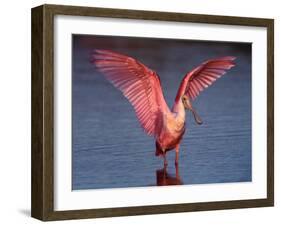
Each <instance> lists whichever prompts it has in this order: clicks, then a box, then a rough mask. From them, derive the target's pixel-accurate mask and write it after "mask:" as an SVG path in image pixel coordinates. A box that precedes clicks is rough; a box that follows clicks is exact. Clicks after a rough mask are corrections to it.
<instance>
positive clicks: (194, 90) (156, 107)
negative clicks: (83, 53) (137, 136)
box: [91, 50, 235, 166]
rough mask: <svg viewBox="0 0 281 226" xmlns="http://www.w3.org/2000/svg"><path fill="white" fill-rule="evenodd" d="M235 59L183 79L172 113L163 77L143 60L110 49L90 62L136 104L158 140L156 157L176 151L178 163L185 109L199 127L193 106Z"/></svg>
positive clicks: (214, 62) (197, 70)
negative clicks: (165, 92)
mask: <svg viewBox="0 0 281 226" xmlns="http://www.w3.org/2000/svg"><path fill="white" fill-rule="evenodd" d="M234 60H235V57H231V56H226V57H221V58H217V59H212V60H208V61H206V62H204V63H202V64H201V65H199V66H198V67H196V68H194V69H193V70H192V71H190V72H188V73H187V74H186V75H185V76H184V77H183V79H182V81H181V84H180V87H179V89H178V92H177V96H176V98H175V103H174V105H173V107H172V109H171V110H170V109H169V107H168V105H167V103H166V101H165V98H164V96H163V92H162V87H161V82H160V77H159V76H158V75H157V73H156V72H155V71H153V70H151V69H149V68H148V67H146V66H145V65H144V64H142V63H141V62H140V61H138V60H136V59H134V58H132V57H129V56H125V55H122V54H119V53H115V52H112V51H108V50H94V52H93V54H92V58H91V62H92V63H93V64H94V65H95V66H96V68H97V69H98V71H100V72H101V73H102V74H103V75H104V76H105V78H106V79H107V80H108V81H109V82H111V83H112V84H113V85H114V86H115V87H116V88H117V89H119V90H120V91H121V92H122V93H123V95H124V96H125V97H126V98H127V99H128V100H129V102H130V103H131V104H132V105H133V107H134V110H135V113H136V116H137V118H138V121H139V123H140V125H141V126H142V128H143V129H144V131H145V132H146V133H147V134H148V135H149V136H154V138H155V140H156V151H155V155H156V156H162V157H163V159H164V166H167V160H166V153H167V152H168V151H170V150H173V149H175V152H176V154H175V164H176V165H177V164H178V161H179V147H180V142H181V140H182V137H183V135H184V132H185V114H186V112H185V110H189V111H191V112H192V113H193V116H194V119H195V121H196V122H197V123H198V124H202V120H201V118H200V117H199V115H198V114H197V112H196V111H195V109H194V108H193V107H192V104H191V101H192V100H194V99H195V98H196V97H197V96H198V95H199V93H200V92H201V91H203V90H204V89H205V88H207V87H208V86H210V85H211V84H212V83H213V82H214V81H216V79H218V78H219V77H221V76H222V75H223V74H225V73H226V70H228V69H230V68H232V67H233V66H234V65H235V64H234V62H233V61H234Z"/></svg>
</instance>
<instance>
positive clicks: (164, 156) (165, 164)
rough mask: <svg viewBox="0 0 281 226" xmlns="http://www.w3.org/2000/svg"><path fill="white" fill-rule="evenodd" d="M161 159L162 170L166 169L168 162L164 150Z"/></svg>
mask: <svg viewBox="0 0 281 226" xmlns="http://www.w3.org/2000/svg"><path fill="white" fill-rule="evenodd" d="M163 159H164V168H166V167H167V165H168V161H167V159H166V151H165V150H163Z"/></svg>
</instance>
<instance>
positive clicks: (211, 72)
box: [178, 56, 235, 100]
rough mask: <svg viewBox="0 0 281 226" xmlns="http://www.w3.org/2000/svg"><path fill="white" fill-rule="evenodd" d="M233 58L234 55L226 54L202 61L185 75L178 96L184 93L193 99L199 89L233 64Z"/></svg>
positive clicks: (202, 88)
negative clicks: (225, 55)
mask: <svg viewBox="0 0 281 226" xmlns="http://www.w3.org/2000/svg"><path fill="white" fill-rule="evenodd" d="M234 60H235V57H231V56H227V57H222V58H217V59H212V60H208V61H206V62H204V63H202V64H201V65H200V66H198V67H196V68H195V69H193V70H192V71H191V72H189V73H187V74H186V75H185V77H184V79H183V81H182V83H181V86H180V88H179V92H178V96H180V95H181V94H182V95H183V94H185V95H187V96H188V97H189V98H190V99H192V100H194V99H195V98H196V97H197V96H198V95H199V93H200V92H201V91H203V90H204V89H205V88H207V87H208V86H210V85H211V84H212V83H213V82H214V81H216V80H217V79H218V78H220V77H221V76H222V75H224V74H225V73H226V71H227V70H228V69H230V68H232V67H233V66H235V64H234V62H233V61H234Z"/></svg>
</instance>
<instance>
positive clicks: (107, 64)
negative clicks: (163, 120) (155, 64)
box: [91, 50, 170, 135]
mask: <svg viewBox="0 0 281 226" xmlns="http://www.w3.org/2000/svg"><path fill="white" fill-rule="evenodd" d="M91 62H92V63H93V64H94V65H95V66H96V68H97V69H98V70H99V71H100V72H101V73H102V74H103V75H104V76H105V77H106V79H107V80H108V81H110V82H111V83H112V84H113V85H114V86H115V87H116V88H118V89H119V90H120V91H121V92H122V93H123V95H124V96H125V97H126V98H127V99H128V100H129V102H130V103H131V104H132V105H133V107H134V110H135V113H136V115H137V118H138V120H139V122H140V124H141V126H142V127H143V129H144V130H145V132H146V133H147V134H148V135H155V133H156V130H157V128H156V127H157V120H158V117H159V116H160V115H161V112H165V111H170V110H169V108H168V106H167V104H166V101H165V99H164V96H163V93H162V88H161V83H160V79H159V77H158V75H157V74H156V73H155V72H154V71H152V70H150V69H149V68H147V67H146V66H145V65H143V64H142V63H140V62H139V61H137V60H135V59H133V58H132V57H128V56H125V55H121V54H119V53H115V52H112V51H108V50H94V52H93V54H92V58H91Z"/></svg>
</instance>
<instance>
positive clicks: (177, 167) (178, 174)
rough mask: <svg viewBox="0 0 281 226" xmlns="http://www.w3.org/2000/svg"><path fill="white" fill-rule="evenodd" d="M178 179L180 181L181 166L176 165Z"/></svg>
mask: <svg viewBox="0 0 281 226" xmlns="http://www.w3.org/2000/svg"><path fill="white" fill-rule="evenodd" d="M176 179H177V180H180V173H179V166H178V164H176Z"/></svg>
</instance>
